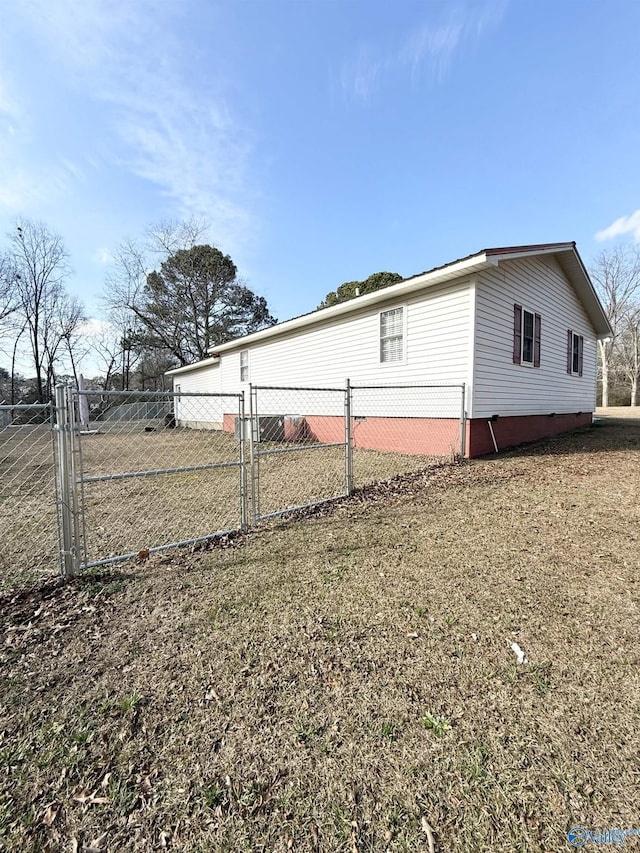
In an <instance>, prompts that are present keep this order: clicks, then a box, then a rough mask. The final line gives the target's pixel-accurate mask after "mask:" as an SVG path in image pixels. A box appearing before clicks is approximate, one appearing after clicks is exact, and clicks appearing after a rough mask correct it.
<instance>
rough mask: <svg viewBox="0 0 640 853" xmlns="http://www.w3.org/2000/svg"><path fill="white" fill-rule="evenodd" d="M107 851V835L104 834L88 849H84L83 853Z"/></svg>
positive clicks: (95, 839)
mask: <svg viewBox="0 0 640 853" xmlns="http://www.w3.org/2000/svg"><path fill="white" fill-rule="evenodd" d="M106 849H107V833H106V832H103V833H102V835H99V836H98V837H97V838H94V839H93V841H92V842H91V843H90V844H89V846H88V847H83V848H82V853H102V851H103V850H106Z"/></svg>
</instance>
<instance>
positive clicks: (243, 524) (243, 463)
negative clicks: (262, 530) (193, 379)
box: [239, 391, 248, 533]
mask: <svg viewBox="0 0 640 853" xmlns="http://www.w3.org/2000/svg"><path fill="white" fill-rule="evenodd" d="M239 417H240V424H239V426H240V430H239V438H240V448H239V453H240V530H242V532H243V533H246V531H247V529H248V524H247V511H248V507H247V451H246V436H245V434H244V431H245V429H246V427H247V422H246V420H245V410H244V391H241V392H240V400H239Z"/></svg>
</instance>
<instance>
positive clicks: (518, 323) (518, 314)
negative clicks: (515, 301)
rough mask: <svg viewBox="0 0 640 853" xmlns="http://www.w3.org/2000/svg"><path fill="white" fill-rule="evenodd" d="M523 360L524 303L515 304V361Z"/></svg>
mask: <svg viewBox="0 0 640 853" xmlns="http://www.w3.org/2000/svg"><path fill="white" fill-rule="evenodd" d="M521 362H522V305H514V306H513V363H514V364H520V363H521Z"/></svg>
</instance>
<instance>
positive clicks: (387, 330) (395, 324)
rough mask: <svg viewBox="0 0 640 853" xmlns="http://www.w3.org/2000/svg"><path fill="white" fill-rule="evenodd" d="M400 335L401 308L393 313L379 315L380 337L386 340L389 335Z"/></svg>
mask: <svg viewBox="0 0 640 853" xmlns="http://www.w3.org/2000/svg"><path fill="white" fill-rule="evenodd" d="M401 334H402V308H394V309H393V311H383V312H382V314H380V335H381V337H383V338H386V337H388V336H390V335H401Z"/></svg>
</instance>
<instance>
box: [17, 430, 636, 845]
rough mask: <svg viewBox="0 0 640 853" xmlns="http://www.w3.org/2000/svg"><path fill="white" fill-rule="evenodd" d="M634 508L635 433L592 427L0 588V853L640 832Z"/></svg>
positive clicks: (527, 841)
mask: <svg viewBox="0 0 640 853" xmlns="http://www.w3.org/2000/svg"><path fill="white" fill-rule="evenodd" d="M639 494H640V421H637V420H636V421H634V420H632V419H622V418H619V417H613V418H603V419H601V420H598V421H597V422H596V424H595V425H594V426H593V427H591V428H586V429H584V430H580V431H578V432H576V433H574V434H571V435H566V436H558V437H556V438H554V439H551V440H548V441H545V442H540V443H537V444H535V445H532V446H530V447H528V448H524V449H521V450H516V451H512V452H508V453H504V454H501V455H500V456H498V457H491V458H488V459H485V460H477V461H474V462H470V463H465V464H463V465H458V466H449V467H441V468H438V469H435V470H431V471H428V472H426V473H423V474H417V475H413V476H408V477H405V478H404V479H402V478H400V479H397V480H395V481H390V482H387V483H385V484H383V485H381V486H378V487H373V488H371V489H369V490H368V491H366V490H365V491H364V492H362V493H360V494H359V495H357V496H356V497H355V498H354V499H352V500H351V501H348V502H344V503H341V504H339V505H338V506H335V507H332V508H325V509H323V510H322V511H321V512H317V513H316V514H311V513H309V514H308V515H307V516H306V517H302V518H299V519H296V520H292V521H287V522H279V523H274V524H272V525H270V526H269V527H267V528H265V529H262V530H260V531H258V532H255V533H252V534H250V535H249V536H248V537H237V538H228V539H226V540H223V541H222V542H220V543H218V546H217V547H216V548H212V549H211V550H203V551H199V552H189V551H178V552H168V553H166V554H164V555H160V556H155V557H152V558H151V559H149V560H147V561H144V562H141V563H130V564H127V565H124V566H122V567H121V568H119V569H114V570H112V571H110V572H106V571H103V572H98V571H95V572H93V573H91V572H89V573H87V574H86V575H84V576H83V577H82V578H80V579H78V580H77V581H74V582H73V583H68V584H66V585H59V584H50V585H48V586H46V585H45V586H41V587H39V588H35V589H31V590H27V591H23V592H21V593H15V594H12V595H8V596H5V597H4V598H3V599H2V600H1V601H0V616H1V619H2V626H3V630H4V643H3V646H2V656H1V658H0V664H1V668H2V669H1V673H2V686H1V694H0V698H1V701H2V707H1V709H0V715H1V716H0V780H1V781H0V850H7V851H16V850H20V851H34V853H35V851H85V853H89V851H114V853H115V851H151V850H161V849H173V850H181V851H194V853H195V851H288V850H293V851H326V853H329V851H345V853H364V851H387V850H388V851H430V850H436V851H455V853H463V851H464V853H468V851H487V853H489V851H491V852H492V853H494V851H495V853H501V851H504V853H507V851H509V853H512V851H546V853H549V851H564V850H569V849H574V848H572V847H571V846H570V845H569V842H568V840H567V833H568V832H569V830H570V829H571V828H572V827H583V828H584V829H586V830H588V831H594V832H595V831H598V830H600V831H602V832H604V831H605V830H609V829H612V828H623V829H630V828H640V826H639V823H640V818H639V816H638V801H639V795H640V777H639V775H638V771H639V763H638V756H639V755H640V733H639V730H640V726H639V723H640V669H639V667H638V664H639V663H640V638H639V636H638V608H639V604H640V588H639V572H638V563H639V559H638V553H639V552H638V546H639V537H640V532H639V531H640V509H639V504H638V495H639ZM513 643H516V644H518V648H519V649H521V650H522V654H523V655H524V656H525V657H526V660H523V661H522V662H521V663H519V662H518V660H519V658H518V656H517V651H518V649H516V650H515V651H514V649H513V648H512V644H513ZM591 847H593V849H595V843H593V844H589V843H588V844H586V845H585V849H591ZM624 849H625V850H627V849H628V850H634V849H640V846H639V839H638V837H636V836H629V837H628V838H627V840H626V842H625V844H624Z"/></svg>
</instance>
